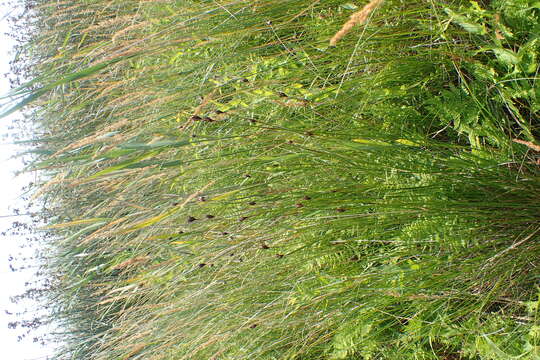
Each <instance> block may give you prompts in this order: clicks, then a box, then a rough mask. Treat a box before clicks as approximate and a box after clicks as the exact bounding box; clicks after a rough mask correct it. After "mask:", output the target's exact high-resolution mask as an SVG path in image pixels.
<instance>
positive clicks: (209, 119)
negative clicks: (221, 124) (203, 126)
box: [203, 116, 214, 122]
mask: <svg viewBox="0 0 540 360" xmlns="http://www.w3.org/2000/svg"><path fill="white" fill-rule="evenodd" d="M203 120H204V121H206V122H214V119H212V118H211V117H209V116H207V117H205V118H204V119H203Z"/></svg>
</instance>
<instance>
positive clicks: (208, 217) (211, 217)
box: [206, 214, 215, 219]
mask: <svg viewBox="0 0 540 360" xmlns="http://www.w3.org/2000/svg"><path fill="white" fill-rule="evenodd" d="M206 218H207V219H213V218H215V216H214V215H210V214H208V215H206Z"/></svg>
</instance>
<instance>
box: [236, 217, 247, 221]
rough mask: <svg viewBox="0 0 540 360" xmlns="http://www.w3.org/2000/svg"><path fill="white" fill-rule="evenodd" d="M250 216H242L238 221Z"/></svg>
mask: <svg viewBox="0 0 540 360" xmlns="http://www.w3.org/2000/svg"><path fill="white" fill-rule="evenodd" d="M247 218H248V217H247V216H242V217H241V218H240V219H238V221H244V220H246V219H247Z"/></svg>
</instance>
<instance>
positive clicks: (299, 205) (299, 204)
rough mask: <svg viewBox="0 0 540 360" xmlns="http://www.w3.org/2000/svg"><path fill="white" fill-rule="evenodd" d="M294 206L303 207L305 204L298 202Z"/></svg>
mask: <svg viewBox="0 0 540 360" xmlns="http://www.w3.org/2000/svg"><path fill="white" fill-rule="evenodd" d="M294 206H296V207H297V208H303V207H304V204H302V203H298V204H295V205H294Z"/></svg>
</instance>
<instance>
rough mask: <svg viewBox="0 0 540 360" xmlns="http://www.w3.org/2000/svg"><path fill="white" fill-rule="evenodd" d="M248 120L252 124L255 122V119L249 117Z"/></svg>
mask: <svg viewBox="0 0 540 360" xmlns="http://www.w3.org/2000/svg"><path fill="white" fill-rule="evenodd" d="M249 122H250V123H252V124H255V123H256V122H257V120H255V119H249Z"/></svg>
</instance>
